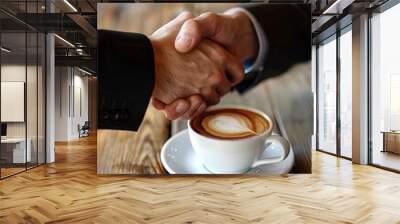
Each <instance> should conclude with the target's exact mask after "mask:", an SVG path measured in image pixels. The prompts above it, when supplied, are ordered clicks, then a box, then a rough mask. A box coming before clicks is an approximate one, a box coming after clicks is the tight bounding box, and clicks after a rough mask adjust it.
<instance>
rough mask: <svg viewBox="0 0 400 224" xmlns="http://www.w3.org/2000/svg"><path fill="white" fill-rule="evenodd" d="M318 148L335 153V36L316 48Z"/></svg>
mask: <svg viewBox="0 0 400 224" xmlns="http://www.w3.org/2000/svg"><path fill="white" fill-rule="evenodd" d="M317 53H318V61H317V63H318V87H317V88H318V137H317V138H318V139H317V141H318V145H317V147H318V149H319V150H322V151H326V152H330V153H336V36H333V37H331V38H329V40H327V41H326V42H325V43H323V44H321V45H319V48H318V52H317Z"/></svg>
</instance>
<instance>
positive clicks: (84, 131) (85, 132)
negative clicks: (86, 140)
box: [78, 121, 90, 138]
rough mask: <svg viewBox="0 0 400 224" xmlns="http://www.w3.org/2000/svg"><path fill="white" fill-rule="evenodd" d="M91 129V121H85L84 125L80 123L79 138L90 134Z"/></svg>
mask: <svg viewBox="0 0 400 224" xmlns="http://www.w3.org/2000/svg"><path fill="white" fill-rule="evenodd" d="M89 129H90V125H89V121H85V123H84V124H83V125H82V127H81V126H80V125H79V124H78V132H79V138H81V137H87V136H89Z"/></svg>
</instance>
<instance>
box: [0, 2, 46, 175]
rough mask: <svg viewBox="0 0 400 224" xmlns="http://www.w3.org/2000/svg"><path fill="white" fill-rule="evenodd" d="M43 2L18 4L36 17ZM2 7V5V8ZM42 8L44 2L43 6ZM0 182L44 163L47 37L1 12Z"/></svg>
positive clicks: (22, 10)
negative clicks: (3, 20)
mask: <svg viewBox="0 0 400 224" xmlns="http://www.w3.org/2000/svg"><path fill="white" fill-rule="evenodd" d="M39 2H40V1H31V2H28V5H29V6H26V5H25V4H26V3H27V2H26V1H20V2H18V9H19V11H20V12H29V13H37V12H40V11H41V10H42V8H41V7H39ZM2 4H3V3H1V4H0V6H1V5H2ZM41 4H42V5H43V2H41ZM0 18H2V19H4V18H7V21H9V23H7V24H5V23H0V26H1V27H0V47H1V57H0V68H1V69H0V71H1V73H0V81H1V86H0V90H1V99H0V102H1V105H0V111H1V115H0V120H1V144H0V178H5V177H7V176H10V175H13V174H16V173H19V172H22V171H25V170H27V169H29V168H33V167H36V166H37V165H39V164H43V163H45V93H46V88H45V87H46V85H45V80H46V79H45V64H46V63H45V60H46V52H45V45H46V39H45V34H43V33H40V31H38V30H35V29H34V28H32V27H30V26H27V25H26V24H24V23H22V22H20V21H17V20H15V18H13V17H12V16H9V15H7V14H4V13H2V12H0Z"/></svg>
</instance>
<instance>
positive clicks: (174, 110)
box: [164, 99, 190, 120]
mask: <svg viewBox="0 0 400 224" xmlns="http://www.w3.org/2000/svg"><path fill="white" fill-rule="evenodd" d="M189 108H190V103H189V102H188V101H187V100H186V99H177V100H175V101H174V102H172V103H171V104H168V105H166V106H165V109H164V114H165V117H166V118H167V119H169V120H175V119H177V118H179V117H181V116H182V115H183V114H184V113H185V112H186V111H187V110H189Z"/></svg>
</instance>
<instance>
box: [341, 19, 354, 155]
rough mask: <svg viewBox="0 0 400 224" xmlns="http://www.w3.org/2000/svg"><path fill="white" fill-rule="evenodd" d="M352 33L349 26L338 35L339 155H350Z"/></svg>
mask: <svg viewBox="0 0 400 224" xmlns="http://www.w3.org/2000/svg"><path fill="white" fill-rule="evenodd" d="M351 48H352V35H351V26H349V27H348V28H346V29H345V30H343V33H342V34H341V36H340V155H341V156H344V157H348V158H351V156H352V148H351V141H352V137H351V136H352V125H351V124H352V96H353V95H352V74H353V72H352V66H351V65H352V49H351Z"/></svg>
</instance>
